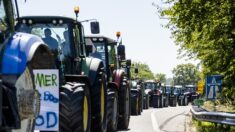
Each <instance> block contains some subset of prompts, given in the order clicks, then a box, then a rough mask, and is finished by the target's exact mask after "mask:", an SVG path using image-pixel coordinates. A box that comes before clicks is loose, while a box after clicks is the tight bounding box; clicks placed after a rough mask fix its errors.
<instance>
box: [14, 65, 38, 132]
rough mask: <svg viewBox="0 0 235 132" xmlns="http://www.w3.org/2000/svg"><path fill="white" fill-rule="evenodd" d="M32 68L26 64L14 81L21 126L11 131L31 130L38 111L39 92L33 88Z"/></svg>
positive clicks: (22, 131) (25, 131)
mask: <svg viewBox="0 0 235 132" xmlns="http://www.w3.org/2000/svg"><path fill="white" fill-rule="evenodd" d="M34 85H35V84H34V79H33V70H32V68H31V67H30V66H29V65H28V66H27V67H26V69H25V71H24V72H23V73H22V74H21V76H20V77H19V78H18V80H17V81H16V83H15V88H16V95H17V96H16V97H17V102H18V110H19V113H20V118H21V128H20V129H17V130H12V131H13V132H32V131H33V130H34V124H35V118H36V117H37V116H38V114H39V111H40V96H39V92H38V91H37V90H35V89H34V88H35V87H34Z"/></svg>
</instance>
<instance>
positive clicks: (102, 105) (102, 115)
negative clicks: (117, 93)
mask: <svg viewBox="0 0 235 132" xmlns="http://www.w3.org/2000/svg"><path fill="white" fill-rule="evenodd" d="M100 97H101V120H102V121H103V119H104V86H103V83H102V85H101V96H100Z"/></svg>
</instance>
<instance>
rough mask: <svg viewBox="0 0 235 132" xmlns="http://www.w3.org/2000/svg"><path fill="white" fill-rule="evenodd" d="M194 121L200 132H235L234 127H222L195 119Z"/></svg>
mask: <svg viewBox="0 0 235 132" xmlns="http://www.w3.org/2000/svg"><path fill="white" fill-rule="evenodd" d="M192 120H193V124H194V125H195V126H196V128H197V131H198V132H235V127H234V126H229V125H221V124H216V123H211V122H205V121H197V120H196V119H194V118H193V119H192Z"/></svg>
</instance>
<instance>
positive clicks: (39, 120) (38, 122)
mask: <svg viewBox="0 0 235 132" xmlns="http://www.w3.org/2000/svg"><path fill="white" fill-rule="evenodd" d="M43 124H44V119H43V116H42V115H39V116H38V117H37V119H36V126H42V125H43Z"/></svg>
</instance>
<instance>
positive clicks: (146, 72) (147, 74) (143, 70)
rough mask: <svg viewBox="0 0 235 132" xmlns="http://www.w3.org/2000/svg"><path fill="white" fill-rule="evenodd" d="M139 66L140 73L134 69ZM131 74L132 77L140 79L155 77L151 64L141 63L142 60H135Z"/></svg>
mask: <svg viewBox="0 0 235 132" xmlns="http://www.w3.org/2000/svg"><path fill="white" fill-rule="evenodd" d="M135 68H138V70H139V73H138V74H135V73H134V69H135ZM131 75H132V78H140V79H144V80H146V79H154V75H153V72H152V71H151V70H150V68H149V66H148V65H147V64H144V63H141V62H133V63H132V68H131Z"/></svg>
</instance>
